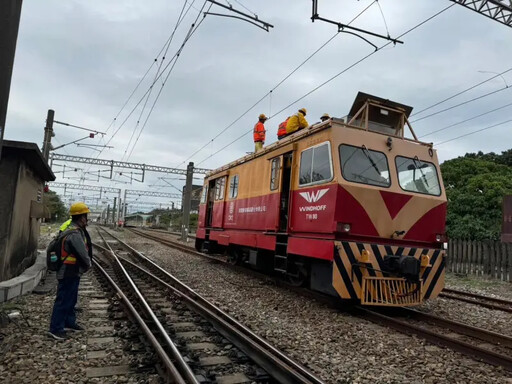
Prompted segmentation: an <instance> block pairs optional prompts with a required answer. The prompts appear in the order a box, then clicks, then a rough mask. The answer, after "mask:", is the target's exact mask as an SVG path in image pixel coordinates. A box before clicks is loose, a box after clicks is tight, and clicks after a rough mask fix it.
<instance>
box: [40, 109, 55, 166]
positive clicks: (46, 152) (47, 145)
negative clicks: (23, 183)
mask: <svg viewBox="0 0 512 384" xmlns="http://www.w3.org/2000/svg"><path fill="white" fill-rule="evenodd" d="M54 117H55V111H54V110H53V109H49V110H48V115H47V116H46V126H45V127H44V140H43V157H44V159H45V160H46V162H48V160H49V158H50V149H51V147H52V136H53V118H54Z"/></svg>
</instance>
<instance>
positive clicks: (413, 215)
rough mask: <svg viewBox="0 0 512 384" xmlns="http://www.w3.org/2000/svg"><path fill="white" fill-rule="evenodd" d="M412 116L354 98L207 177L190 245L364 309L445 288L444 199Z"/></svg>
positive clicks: (415, 299) (407, 301) (431, 155)
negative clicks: (340, 114) (344, 110)
mask: <svg viewBox="0 0 512 384" xmlns="http://www.w3.org/2000/svg"><path fill="white" fill-rule="evenodd" d="M411 110H412V108H410V107H408V106H405V105H402V104H398V103H394V102H390V101H388V100H383V99H380V98H378V97H374V96H370V95H366V94H363V93H360V94H359V95H358V97H357V98H356V101H355V102H354V105H353V107H352V110H351V112H350V114H349V116H348V118H347V122H345V121H344V120H338V119H331V120H328V121H327V122H324V123H319V124H316V125H314V126H311V127H309V128H308V129H304V130H301V131H298V132H296V133H294V134H293V135H291V136H288V137H286V138H285V139H282V140H280V141H278V142H277V143H274V144H272V145H270V146H268V147H266V148H264V150H263V151H261V152H259V153H257V154H252V155H248V156H246V157H244V158H242V159H239V160H237V161H235V162H233V163H230V164H228V165H226V166H224V167H222V168H219V169H217V170H215V171H213V172H211V173H210V174H208V175H207V177H206V179H205V185H204V189H203V196H202V200H201V204H200V208H199V223H198V230H197V235H196V236H197V240H196V247H197V249H198V250H202V251H209V252H227V253H228V255H229V257H230V260H231V261H232V262H236V263H248V264H250V265H251V266H253V267H255V268H258V269H262V270H266V271H277V272H279V273H283V274H286V275H287V276H288V277H289V278H290V280H291V281H293V282H295V283H297V284H308V285H309V286H310V287H311V288H312V289H315V290H318V291H321V292H326V293H329V294H336V295H339V296H340V297H341V298H343V299H352V300H359V301H360V302H361V303H362V304H365V305H391V306H393V305H417V304H419V303H421V302H422V301H423V300H424V299H426V298H432V297H435V296H437V294H438V293H439V292H440V291H441V289H442V288H443V286H444V258H445V252H444V249H443V242H444V241H445V240H446V239H445V218H446V196H445V192H444V187H443V183H442V179H441V175H440V173H439V170H438V161H437V156H436V153H435V150H434V149H433V148H432V146H431V145H430V144H426V143H421V142H419V141H418V140H417V139H416V138H415V136H414V132H413V131H412V128H411V129H410V131H411V134H412V136H413V138H412V139H408V138H406V137H405V134H404V131H405V128H406V127H409V128H410V125H409V123H408V120H407V117H408V116H409V114H410V112H411Z"/></svg>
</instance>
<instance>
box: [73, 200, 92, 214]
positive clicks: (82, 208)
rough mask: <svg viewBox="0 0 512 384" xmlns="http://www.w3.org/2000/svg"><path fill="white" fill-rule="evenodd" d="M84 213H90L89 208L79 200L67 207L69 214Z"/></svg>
mask: <svg viewBox="0 0 512 384" xmlns="http://www.w3.org/2000/svg"><path fill="white" fill-rule="evenodd" d="M84 213H91V210H90V209H89V207H88V206H87V205H85V203H83V202H81V201H79V202H78V203H75V204H73V205H72V206H71V208H69V214H70V215H71V216H76V215H83V214H84Z"/></svg>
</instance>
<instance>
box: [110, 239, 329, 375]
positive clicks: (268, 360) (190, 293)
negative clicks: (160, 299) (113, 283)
mask: <svg viewBox="0 0 512 384" xmlns="http://www.w3.org/2000/svg"><path fill="white" fill-rule="evenodd" d="M104 230H105V229H104ZM105 232H106V233H108V234H109V235H110V236H111V237H112V238H114V239H116V240H117V241H118V242H119V243H120V244H121V245H123V246H124V247H126V249H128V250H130V252H132V253H133V254H134V255H136V256H137V257H139V258H140V259H142V260H144V261H145V262H146V263H148V264H150V265H151V266H152V267H153V268H155V269H156V270H157V271H158V272H159V273H162V274H163V275H164V276H165V277H166V278H168V279H170V280H171V281H172V282H173V284H176V285H177V286H178V287H179V288H176V287H174V286H172V285H170V284H168V283H167V282H165V281H163V280H162V279H160V278H159V277H157V276H154V275H153V274H151V273H150V272H148V271H146V270H145V269H143V268H141V267H139V266H138V265H136V264H134V263H132V262H130V261H129V260H126V259H125V258H121V259H122V260H123V262H127V263H129V264H130V265H132V266H133V267H134V268H137V269H138V270H141V271H142V272H144V273H146V274H148V275H151V276H153V278H154V279H155V281H158V282H159V283H160V284H161V285H162V286H165V287H166V288H168V289H170V290H172V291H173V292H174V293H175V294H177V295H179V296H180V297H182V298H183V300H185V301H186V302H187V303H188V304H189V305H191V306H192V307H194V309H196V310H197V311H198V312H199V313H201V314H202V315H203V316H204V317H205V318H207V319H208V320H209V321H211V322H212V323H213V324H214V325H215V328H216V329H217V330H218V331H219V332H220V333H222V334H223V335H224V337H226V338H227V339H229V340H230V341H231V342H232V343H233V344H235V345H236V346H237V347H238V348H239V349H241V350H242V351H243V352H244V353H246V354H247V355H248V356H250V357H251V358H252V359H253V360H254V361H255V362H256V363H257V364H258V365H260V366H261V367H262V368H263V369H265V370H266V371H267V372H268V373H269V374H270V375H272V376H273V377H274V378H275V379H277V380H278V381H279V382H280V383H290V384H297V383H312V384H323V381H322V380H321V379H319V378H318V377H316V376H315V375H313V373H311V372H310V371H308V370H307V369H306V368H305V367H303V366H302V365H300V364H299V363H297V362H296V361H294V360H292V359H291V358H289V357H288V356H286V355H285V354H284V353H283V352H281V351H280V350H278V349H277V348H275V347H274V346H272V345H271V344H269V343H268V342H267V341H266V340H264V339H263V338H261V337H260V336H258V335H256V334H255V333H254V332H252V331H251V330H250V329H249V328H247V327H245V326H244V325H242V324H241V323H239V322H238V321H236V320H235V319H233V318H232V317H231V316H230V315H228V314H227V313H226V312H224V311H222V310H221V309H220V308H218V307H217V306H215V305H214V304H212V303H211V302H210V301H208V300H207V299H205V298H204V297H202V296H201V295H199V294H198V293H197V292H195V291H194V290H193V289H192V288H190V287H189V286H187V285H186V284H184V283H182V282H181V281H179V280H178V279H176V278H175V277H174V276H173V275H171V274H170V273H169V272H167V271H166V270H164V269H163V268H162V267H160V266H159V265H158V264H156V263H155V262H153V261H152V260H150V259H149V258H147V257H146V256H144V255H143V254H141V253H140V252H139V251H137V250H136V249H134V248H133V247H131V246H130V245H128V244H126V243H125V242H124V241H122V240H120V239H118V238H117V237H116V236H114V235H113V234H111V233H110V232H108V231H106V230H105ZM194 252H195V251H194Z"/></svg>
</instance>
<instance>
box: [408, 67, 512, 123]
mask: <svg viewBox="0 0 512 384" xmlns="http://www.w3.org/2000/svg"><path fill="white" fill-rule="evenodd" d="M510 71H512V68H509V69H506V70H505V71H503V72H501V73H497V74H496V75H495V76H492V77H490V78H488V79H487V80H484V81H481V82H479V83H477V84H475V85H472V86H470V87H469V88H466V89H464V90H462V91H460V92H457V93H455V94H454V95H451V96H449V97H447V98H446V99H443V100H441V101H438V102H437V103H434V104H432V105H429V106H428V107H425V108H423V109H421V110H419V111H417V112H415V113H413V114H412V115H411V117H412V116H416V115H419V114H420V113H423V112H425V111H428V110H429V109H432V108H434V107H437V106H438V105H440V104H443V103H445V102H447V101H449V100H451V99H454V98H456V97H457V96H460V95H462V94H464V93H466V92H469V91H471V90H472V89H475V88H477V87H479V86H481V85H483V84H485V83H488V82H489V81H491V80H494V79H495V78H497V77H499V76H503V75H504V74H505V73H508V72H510ZM505 85H506V86H507V84H506V82H505Z"/></svg>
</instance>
